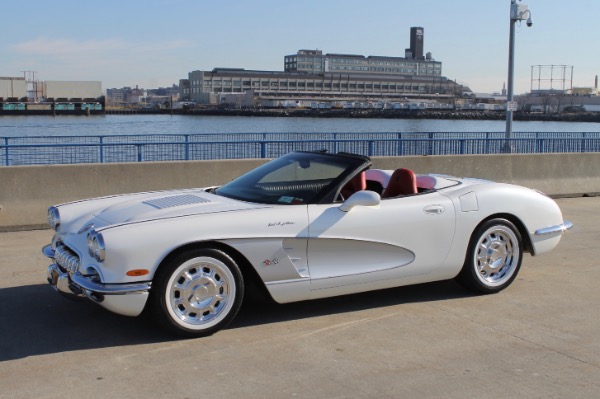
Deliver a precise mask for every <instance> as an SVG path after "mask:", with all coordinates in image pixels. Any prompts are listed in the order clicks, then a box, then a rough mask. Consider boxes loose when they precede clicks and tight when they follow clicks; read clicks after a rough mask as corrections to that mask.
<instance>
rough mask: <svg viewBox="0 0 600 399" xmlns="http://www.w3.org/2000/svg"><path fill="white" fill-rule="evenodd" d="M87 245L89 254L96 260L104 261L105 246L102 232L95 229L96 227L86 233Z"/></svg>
mask: <svg viewBox="0 0 600 399" xmlns="http://www.w3.org/2000/svg"><path fill="white" fill-rule="evenodd" d="M87 246H88V252H89V254H90V256H92V257H93V258H94V259H96V260H97V261H98V262H104V258H105V256H106V246H105V244H104V237H103V236H102V233H100V232H98V231H96V229H91V230H90V232H89V233H88V234H87Z"/></svg>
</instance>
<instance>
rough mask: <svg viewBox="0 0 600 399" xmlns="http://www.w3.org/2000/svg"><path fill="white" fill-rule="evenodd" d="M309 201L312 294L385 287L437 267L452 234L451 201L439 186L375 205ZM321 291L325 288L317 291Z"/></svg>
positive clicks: (448, 247) (323, 294)
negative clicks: (344, 205) (345, 206)
mask: <svg viewBox="0 0 600 399" xmlns="http://www.w3.org/2000/svg"><path fill="white" fill-rule="evenodd" d="M339 205H340V204H327V205H309V206H308V218H309V227H308V238H309V239H308V267H309V271H310V278H311V291H312V292H313V295H312V296H313V297H321V296H326V295H333V294H341V293H350V292H358V291H364V290H369V289H377V288H383V287H387V286H394V285H401V283H399V284H394V283H393V282H394V281H400V280H401V279H403V278H407V277H411V276H418V275H425V274H429V273H432V272H435V271H436V268H439V267H440V266H441V265H442V264H443V263H444V260H445V258H446V256H447V254H448V252H449V250H450V247H451V245H452V240H453V237H454V224H455V212H454V206H453V204H452V202H451V201H450V200H449V199H448V198H446V197H444V196H442V195H439V194H438V193H436V192H433V193H427V194H419V195H414V196H408V197H399V198H390V199H383V200H381V202H380V204H379V205H376V206H356V207H354V208H352V209H351V210H350V211H348V212H343V211H342V210H340V206H339ZM319 291H321V292H319Z"/></svg>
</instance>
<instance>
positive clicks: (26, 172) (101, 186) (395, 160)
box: [0, 153, 600, 231]
mask: <svg viewBox="0 0 600 399" xmlns="http://www.w3.org/2000/svg"><path fill="white" fill-rule="evenodd" d="M264 162H265V160H262V159H252V160H218V161H188V162H157V163H154V162H153V163H145V162H144V163H128V164H77V165H48V166H10V167H0V231H9V230H22V229H32V228H40V227H46V213H47V209H48V207H49V206H50V205H53V204H57V203H62V202H67V201H73V200H78V199H83V198H91V197H98V196H103V195H111V194H121V193H128V192H139V191H154V190H166V189H174V188H189V187H204V186H210V185H218V184H223V183H226V182H228V181H229V180H231V179H233V178H234V177H236V176H239V175H240V174H242V173H244V172H246V171H248V170H250V169H252V168H254V167H256V166H258V165H260V164H262V163H264ZM373 163H374V167H376V168H380V169H396V168H399V167H405V168H409V169H413V170H414V171H415V172H417V173H429V172H432V173H441V174H448V175H454V176H468V177H478V178H483V179H489V180H494V181H498V182H505V183H514V184H519V185H523V186H526V187H531V188H535V189H538V190H540V191H543V192H545V193H547V194H550V195H553V196H565V195H573V196H580V195H584V194H596V193H600V153H584V154H527V155H521V154H519V155H516V154H515V155H461V156H415V157H375V158H373Z"/></svg>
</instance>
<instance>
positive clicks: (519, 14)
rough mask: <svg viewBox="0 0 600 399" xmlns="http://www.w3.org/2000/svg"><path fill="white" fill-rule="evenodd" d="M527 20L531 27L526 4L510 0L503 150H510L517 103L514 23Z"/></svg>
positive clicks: (529, 12) (529, 13) (529, 14)
mask: <svg viewBox="0 0 600 399" xmlns="http://www.w3.org/2000/svg"><path fill="white" fill-rule="evenodd" d="M524 20H527V26H528V27H531V25H533V22H532V21H531V11H529V8H528V7H527V4H522V3H520V4H517V0H510V38H509V42H508V93H507V94H508V96H507V98H506V135H505V139H506V143H505V144H504V150H505V152H511V147H510V139H511V138H512V121H513V111H516V110H517V103H516V102H514V101H513V86H514V84H513V77H514V73H515V66H514V63H515V23H516V22H517V21H524Z"/></svg>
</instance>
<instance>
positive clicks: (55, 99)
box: [0, 77, 105, 114]
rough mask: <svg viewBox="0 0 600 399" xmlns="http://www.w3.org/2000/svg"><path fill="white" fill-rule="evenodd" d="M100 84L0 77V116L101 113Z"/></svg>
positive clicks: (102, 100)
mask: <svg viewBox="0 0 600 399" xmlns="http://www.w3.org/2000/svg"><path fill="white" fill-rule="evenodd" d="M104 108H105V106H104V96H102V82H99V81H38V80H34V79H27V78H26V77H22V78H21V77H0V114H7V113H8V114H21V113H32V112H33V113H39V114H45V113H52V114H56V113H57V112H59V113H60V112H65V113H73V112H75V113H85V114H89V113H99V112H104Z"/></svg>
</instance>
